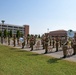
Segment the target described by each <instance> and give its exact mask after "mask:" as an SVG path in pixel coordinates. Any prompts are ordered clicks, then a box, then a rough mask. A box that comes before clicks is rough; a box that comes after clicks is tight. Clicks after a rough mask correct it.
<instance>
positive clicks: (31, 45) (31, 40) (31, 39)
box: [30, 35, 34, 51]
mask: <svg viewBox="0 0 76 75" xmlns="http://www.w3.org/2000/svg"><path fill="white" fill-rule="evenodd" d="M33 45H34V36H33V35H31V38H30V47H31V51H32V50H33Z"/></svg>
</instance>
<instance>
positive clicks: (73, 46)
mask: <svg viewBox="0 0 76 75" xmlns="http://www.w3.org/2000/svg"><path fill="white" fill-rule="evenodd" d="M8 38H10V37H8ZM21 38H22V39H21V41H22V42H20V41H19V38H18V41H19V42H18V45H19V44H21V46H22V47H21V48H22V49H23V48H26V47H28V48H30V51H33V50H34V49H43V50H45V53H44V54H46V53H49V52H51V51H53V49H54V50H55V52H58V51H59V48H61V49H62V51H63V58H66V57H67V56H68V55H69V54H70V55H75V54H76V38H75V37H68V36H67V37H66V36H64V37H61V36H49V35H48V34H44V35H42V36H41V38H40V39H38V38H36V37H35V36H34V35H30V36H29V35H27V36H26V37H24V36H23V37H21ZM16 43H17V42H16V35H13V46H14V47H15V46H16ZM8 45H10V39H8ZM19 46H20V45H19Z"/></svg>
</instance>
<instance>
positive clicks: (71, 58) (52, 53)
mask: <svg viewBox="0 0 76 75" xmlns="http://www.w3.org/2000/svg"><path fill="white" fill-rule="evenodd" d="M10 46H11V47H13V46H12V45H10ZM14 48H20V49H21V47H20V46H16V47H14ZM21 50H26V51H30V50H31V48H27V47H25V48H24V49H21ZM55 51H56V48H53V49H52V51H50V52H48V53H47V54H44V53H45V49H42V48H40V49H36V48H34V50H33V51H31V52H34V53H38V54H40V55H41V54H44V55H47V56H51V57H55V58H59V59H61V58H62V57H63V51H62V48H59V50H58V52H55ZM71 51H73V50H71ZM72 53H73V52H72ZM63 60H68V61H73V62H76V55H72V54H70V53H69V54H68V56H67V57H66V58H63Z"/></svg>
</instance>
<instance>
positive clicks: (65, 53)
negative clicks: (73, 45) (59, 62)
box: [62, 43, 67, 58]
mask: <svg viewBox="0 0 76 75" xmlns="http://www.w3.org/2000/svg"><path fill="white" fill-rule="evenodd" d="M62 50H63V55H64V56H63V58H66V56H67V43H65V44H63V46H62Z"/></svg>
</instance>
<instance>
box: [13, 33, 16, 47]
mask: <svg viewBox="0 0 76 75" xmlns="http://www.w3.org/2000/svg"><path fill="white" fill-rule="evenodd" d="M15 39H16V35H15V34H14V37H13V42H14V47H15V46H16V41H15Z"/></svg>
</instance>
